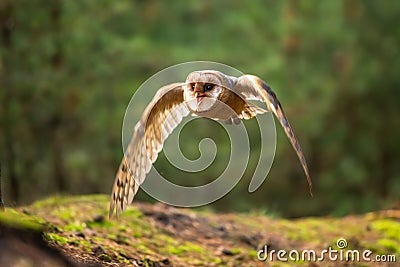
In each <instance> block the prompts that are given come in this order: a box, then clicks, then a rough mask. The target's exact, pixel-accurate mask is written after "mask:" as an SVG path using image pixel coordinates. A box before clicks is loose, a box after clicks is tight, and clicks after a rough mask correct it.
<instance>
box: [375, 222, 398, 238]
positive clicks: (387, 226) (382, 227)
mask: <svg viewBox="0 0 400 267" xmlns="http://www.w3.org/2000/svg"><path fill="white" fill-rule="evenodd" d="M371 228H372V229H375V230H378V231H379V232H381V233H383V234H384V237H385V238H390V239H394V240H397V241H399V242H400V222H397V221H395V220H390V219H380V220H376V221H374V222H372V223H371Z"/></svg>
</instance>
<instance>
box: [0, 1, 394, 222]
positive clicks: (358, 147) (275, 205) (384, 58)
mask: <svg viewBox="0 0 400 267" xmlns="http://www.w3.org/2000/svg"><path fill="white" fill-rule="evenodd" d="M399 13H400V3H399V2H397V1H388V2H387V3H385V4H384V5H382V4H381V3H379V2H374V1H351V2H348V1H322V2H320V1H251V2H245V1H237V0H235V1H228V0H223V1H217V2H216V1H213V2H212V1H185V2H184V3H183V2H181V1H127V0H124V1H113V2H111V1H105V0H99V1H90V0H83V1H66V0H57V1H45V0H41V1H28V0H20V1H2V2H1V3H0V27H1V32H2V36H1V38H0V88H1V89H0V102H1V104H0V119H1V123H0V132H1V135H0V142H1V143H0V161H1V162H2V163H3V162H4V163H3V164H2V166H3V170H4V171H3V182H4V185H3V187H4V189H5V194H4V197H5V201H6V202H8V203H14V202H15V201H18V203H23V202H28V201H32V200H34V199H37V198H40V197H43V196H44V195H48V194H51V193H53V192H68V193H73V194H83V193H96V192H102V193H108V192H110V190H111V186H112V183H113V179H114V177H113V176H114V174H115V172H116V169H117V167H118V164H119V161H120V159H121V156H122V149H121V145H120V144H121V141H120V139H121V138H120V135H121V130H120V129H121V126H122V119H123V115H124V111H125V108H126V105H127V103H128V101H129V99H130V97H131V95H132V94H133V93H134V91H135V90H136V89H137V88H138V86H139V85H140V84H141V83H142V82H143V81H144V80H146V79H147V78H149V77H150V76H151V75H153V74H154V73H156V72H157V71H159V70H161V69H163V68H164V67H167V66H170V65H173V64H176V63H181V62H184V61H191V60H211V61H218V62H222V63H225V64H228V65H232V66H233V67H236V68H237V69H239V70H241V71H242V72H244V73H252V74H255V75H258V76H260V77H262V78H263V79H265V80H266V81H267V82H268V83H269V84H270V85H271V86H272V88H274V90H275V91H276V93H277V95H278V97H279V99H280V100H281V102H282V104H283V107H284V108H285V110H286V113H287V115H288V118H289V120H290V121H291V123H292V124H293V127H294V128H295V132H296V134H297V136H298V137H299V139H300V142H301V144H302V147H303V150H304V152H305V154H306V158H307V160H308V163H309V165H310V171H311V175H312V178H313V180H314V184H315V189H314V193H315V197H314V198H310V197H309V196H308V195H307V187H306V183H305V179H304V175H303V173H302V170H301V167H300V165H299V163H298V161H297V159H296V157H295V154H294V152H293V151H292V148H291V146H290V144H289V142H288V141H287V139H286V137H285V136H284V134H283V132H282V131H281V130H280V129H278V145H277V152H276V157H275V162H274V164H273V166H272V169H271V172H270V174H269V178H268V179H267V180H266V182H264V184H263V186H262V187H261V188H260V189H259V190H258V191H256V192H255V193H253V194H248V193H247V187H248V182H249V179H250V178H251V175H252V171H251V168H250V167H249V169H248V170H247V171H246V173H245V177H244V179H243V180H242V181H241V182H240V183H239V184H238V186H237V187H236V188H235V189H234V190H233V191H232V192H231V193H230V194H229V195H228V196H227V197H225V198H224V199H222V200H220V201H218V202H217V203H215V204H213V205H214V208H215V209H219V210H225V211H226V210H240V211H243V210H248V209H252V208H255V207H257V208H258V209H266V210H272V211H274V212H275V213H279V214H282V215H284V216H304V215H307V214H315V215H318V214H335V215H342V214H346V213H350V212H365V211H368V210H373V209H379V208H388V207H391V206H393V205H396V203H397V205H398V203H399V202H400V199H399V196H400V193H399V192H400V167H399V166H400V165H399V164H398V159H399V158H400V152H399V151H400V149H399V148H400V139H399V138H398V136H399V129H400V127H399V126H400V125H399V120H398V118H399V116H400V108H399V104H398V103H399V99H400V91H399V90H398V88H399V86H400V81H399V79H398V70H399V69H400V59H399V48H400V46H399V43H400V31H399V30H398V26H397V25H398V24H399V18H400V16H399ZM132 123H134V122H132ZM246 125H247V126H248V127H249V132H252V131H254V130H253V129H254V125H253V124H252V123H251V122H249V123H247V124H246ZM207 134H208V133H207V131H206V132H205V133H199V136H200V137H201V136H203V137H204V135H207ZM213 135H214V136H216V137H215V138H217V139H218V138H221V136H222V135H221V134H219V133H213ZM186 139H188V138H186ZM186 139H185V147H184V151H186V149H188V150H187V154H188V156H189V157H190V155H193V156H194V157H195V156H196V155H197V154H196V153H198V151H197V147H198V139H197V140H195V142H193V143H191V142H189V141H187V140H186ZM227 142H228V140H224V138H222V141H221V142H220V140H219V141H218V144H221V143H222V145H219V147H218V148H220V149H221V151H224V150H225V149H226V147H225V146H224V145H223V144H224V143H227ZM253 144H255V147H257V141H256V140H255V141H254V143H253ZM228 148H229V147H228ZM255 154H257V151H255V152H254V151H253V152H252V159H253V158H256V157H254V155H255ZM213 164H215V165H213V168H211V169H210V170H208V171H207V172H205V173H201V174H198V175H197V176H196V175H193V176H190V177H189V178H188V176H187V174H183V173H182V172H179V171H177V170H175V169H174V168H172V167H171V166H170V165H169V164H168V163H167V162H166V160H164V159H163V157H162V156H161V157H160V159H159V160H158V162H157V167H158V168H160V169H162V170H163V171H165V173H167V174H168V175H169V176H168V177H170V179H171V180H174V181H177V182H178V183H187V184H198V183H200V184H204V183H206V182H208V181H211V180H212V179H213V178H214V177H216V176H217V175H218V174H219V173H220V172H221V170H223V169H224V167H225V164H226V160H224V158H222V159H220V158H218V160H217V161H215V162H214V163H213ZM249 166H254V162H253V161H251V162H250V163H249ZM188 181H189V182H188ZM138 199H142V200H143V199H148V197H146V196H145V195H144V194H143V193H140V194H139V196H138ZM260 203H262V204H260Z"/></svg>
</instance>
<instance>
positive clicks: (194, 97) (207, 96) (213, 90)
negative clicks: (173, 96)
mask: <svg viewBox="0 0 400 267" xmlns="http://www.w3.org/2000/svg"><path fill="white" fill-rule="evenodd" d="M221 85H222V81H221V76H219V75H217V72H215V71H196V72H192V73H190V74H189V75H188V77H187V78H186V84H185V90H184V97H185V101H187V102H186V103H187V105H188V107H189V109H190V110H191V111H192V112H194V113H199V112H205V111H209V110H211V109H212V108H213V107H214V106H215V105H216V104H217V102H218V100H217V99H218V97H219V95H220V94H221V92H222V86H221Z"/></svg>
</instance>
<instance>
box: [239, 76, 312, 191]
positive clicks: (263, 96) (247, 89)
mask: <svg viewBox="0 0 400 267" xmlns="http://www.w3.org/2000/svg"><path fill="white" fill-rule="evenodd" d="M233 91H234V92H235V93H237V94H239V95H240V96H241V97H243V98H244V99H245V100H258V101H263V102H265V103H266V105H267V108H268V110H269V111H272V112H273V113H274V114H275V116H276V117H277V118H278V120H279V122H280V124H281V125H282V127H283V129H284V130H285V133H286V135H287V137H288V138H289V140H290V142H291V144H292V146H293V148H294V150H295V151H296V154H297V157H298V158H299V160H300V163H301V165H302V167H303V170H304V173H305V174H306V177H307V182H308V186H309V189H310V194H311V195H312V182H311V178H310V174H309V171H308V167H307V162H306V159H305V157H304V153H303V150H302V149H301V146H300V143H299V141H298V140H297V138H296V136H295V134H294V131H293V129H292V126H290V123H289V121H288V119H287V118H286V115H285V113H284V111H283V109H282V106H281V104H280V102H279V101H278V99H277V97H276V95H275V93H274V92H273V91H272V89H271V87H269V86H268V84H267V83H266V82H264V81H263V80H261V79H260V78H258V77H257V76H254V75H243V76H241V77H239V78H237V79H236V83H235V85H234V87H233Z"/></svg>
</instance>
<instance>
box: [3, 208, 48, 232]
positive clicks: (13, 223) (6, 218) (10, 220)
mask: <svg viewBox="0 0 400 267" xmlns="http://www.w3.org/2000/svg"><path fill="white" fill-rule="evenodd" d="M0 223H2V224H3V225H6V226H9V227H12V228H19V229H27V230H33V231H43V229H44V226H45V225H46V222H45V221H44V220H43V219H42V218H40V217H36V216H31V215H26V214H24V213H22V212H19V211H16V210H14V209H9V208H7V209H5V211H4V212H0Z"/></svg>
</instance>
